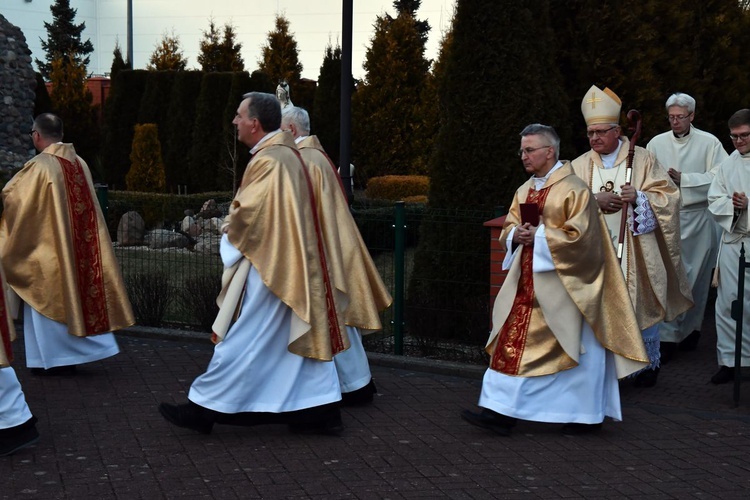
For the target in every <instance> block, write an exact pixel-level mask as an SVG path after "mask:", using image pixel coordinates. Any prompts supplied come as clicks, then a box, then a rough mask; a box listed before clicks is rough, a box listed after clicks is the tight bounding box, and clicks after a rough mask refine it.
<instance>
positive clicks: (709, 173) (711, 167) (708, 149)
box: [646, 92, 728, 363]
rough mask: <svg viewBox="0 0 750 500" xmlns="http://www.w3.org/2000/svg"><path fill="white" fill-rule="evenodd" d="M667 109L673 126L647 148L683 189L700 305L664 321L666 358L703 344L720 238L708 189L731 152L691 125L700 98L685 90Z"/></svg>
mask: <svg viewBox="0 0 750 500" xmlns="http://www.w3.org/2000/svg"><path fill="white" fill-rule="evenodd" d="M666 109H667V119H668V120H669V126H670V127H671V130H670V131H668V132H664V133H663V134H659V135H657V136H656V137H654V138H653V139H651V141H650V142H649V143H648V145H647V146H646V149H647V150H649V151H651V152H652V153H653V154H654V155H655V156H656V159H657V160H658V161H659V163H660V164H661V165H663V166H664V168H667V169H668V170H667V173H668V174H669V176H670V177H671V178H672V180H673V181H674V183H675V184H677V186H678V187H679V189H680V195H681V198H682V206H681V207H680V241H681V247H682V252H681V257H682V263H683V265H684V267H685V271H686V273H687V277H688V282H689V283H690V287H691V290H692V293H693V302H694V303H695V306H694V307H693V308H692V309H690V310H688V311H687V312H685V313H683V314H681V315H680V316H678V317H677V318H675V319H674V320H673V321H669V322H664V323H662V324H661V325H659V341H660V343H661V362H662V363H667V362H669V360H670V359H671V358H672V357H673V356H674V355H675V353H676V352H677V351H678V350H680V351H692V350H694V349H695V348H696V346H697V345H698V339H699V338H700V335H701V334H700V329H701V324H702V323H703V315H704V313H705V310H706V301H707V300H708V289H709V283H710V281H711V270H712V269H713V267H714V264H715V263H716V250H717V248H718V242H719V233H718V226H717V225H716V224H715V223H714V220H713V218H712V217H711V215H710V214H709V213H708V188H709V186H710V185H711V181H712V180H713V178H714V174H715V171H716V169H717V168H718V167H719V165H720V164H721V162H722V161H724V160H725V159H726V157H727V156H728V155H727V152H726V151H725V150H724V147H723V146H722V145H721V141H719V139H717V138H716V137H715V136H713V135H711V134H709V133H708V132H704V131H702V130H699V129H697V128H695V126H693V125H692V123H693V119H694V118H695V99H693V98H692V97H691V96H689V95H687V94H683V93H681V92H678V93H676V94H672V95H671V96H670V97H669V99H667V103H666Z"/></svg>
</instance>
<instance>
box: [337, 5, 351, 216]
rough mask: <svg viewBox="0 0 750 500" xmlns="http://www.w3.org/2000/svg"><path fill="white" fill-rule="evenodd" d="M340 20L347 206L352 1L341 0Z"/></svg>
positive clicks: (342, 160)
mask: <svg viewBox="0 0 750 500" xmlns="http://www.w3.org/2000/svg"><path fill="white" fill-rule="evenodd" d="M342 7H343V8H342V16H341V17H342V19H341V132H340V141H341V142H340V144H341V145H340V147H339V172H340V174H341V181H342V182H343V184H344V190H345V191H346V198H347V201H348V202H349V204H350V205H351V204H352V201H353V200H354V194H353V193H352V172H351V169H350V168H349V166H350V165H351V161H352V151H351V150H352V87H353V77H352V19H353V17H354V15H353V13H354V7H353V0H343V6H342Z"/></svg>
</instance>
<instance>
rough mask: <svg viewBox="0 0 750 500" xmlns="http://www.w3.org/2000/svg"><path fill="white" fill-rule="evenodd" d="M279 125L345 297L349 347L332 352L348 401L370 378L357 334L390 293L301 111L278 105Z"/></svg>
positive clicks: (366, 396)
mask: <svg viewBox="0 0 750 500" xmlns="http://www.w3.org/2000/svg"><path fill="white" fill-rule="evenodd" d="M281 128H282V130H287V131H289V132H291V133H292V135H294V138H295V142H296V144H297V147H298V148H299V152H300V155H301V156H302V159H303V160H304V161H305V164H306V166H307V168H308V172H309V173H310V180H311V181H312V185H313V191H314V193H315V201H316V204H317V209H318V210H317V212H318V215H319V217H320V225H321V230H322V233H323V237H324V241H325V247H326V255H327V257H328V267H329V270H330V272H331V278H332V280H333V281H334V283H336V287H337V288H338V289H341V290H343V291H344V292H345V293H346V295H347V297H348V303H347V304H345V306H346V307H344V318H345V321H346V330H347V334H348V337H349V341H350V343H351V347H350V348H349V349H347V350H346V351H344V352H342V353H339V354H337V355H336V356H335V357H334V362H335V363H336V371H337V372H338V376H339V383H340V384H341V396H342V401H343V403H344V404H352V405H355V404H363V403H366V402H370V401H372V399H373V394H374V393H375V384H374V383H373V381H372V375H371V373H370V367H369V364H368V361H367V353H366V352H365V349H364V346H363V345H362V335H363V334H368V333H372V332H374V331H377V330H380V329H382V328H383V326H382V324H381V321H380V315H379V313H380V311H382V310H384V309H386V308H387V307H388V306H389V305H390V304H391V302H392V301H393V299H392V298H391V295H390V294H389V293H388V290H387V289H386V288H385V284H384V283H383V280H382V279H381V278H380V274H379V273H378V270H377V268H376V267H375V263H374V262H373V261H372V257H370V253H369V251H368V250H367V247H366V246H365V242H364V241H363V240H362V236H361V235H360V234H359V229H358V228H357V224H356V222H355V221H354V218H353V217H352V215H351V212H350V210H349V204H348V203H347V200H346V195H345V193H344V190H343V186H342V184H341V179H340V178H339V175H338V173H337V171H336V167H335V166H334V165H333V163H332V162H331V160H330V158H329V157H328V155H327V154H326V153H325V150H324V149H323V145H322V144H321V143H320V141H319V140H318V138H317V137H316V136H314V135H310V117H309V115H308V113H307V111H306V110H304V109H302V108H299V107H296V106H287V107H286V108H284V109H283V111H282V119H281ZM342 306H343V304H342Z"/></svg>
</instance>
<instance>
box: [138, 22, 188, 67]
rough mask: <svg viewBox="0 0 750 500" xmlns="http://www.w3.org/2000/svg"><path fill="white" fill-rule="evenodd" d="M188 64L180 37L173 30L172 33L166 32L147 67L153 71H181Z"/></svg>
mask: <svg viewBox="0 0 750 500" xmlns="http://www.w3.org/2000/svg"><path fill="white" fill-rule="evenodd" d="M186 66H187V59H186V58H185V56H184V54H183V52H182V48H181V47H180V37H179V36H177V35H175V33H174V31H172V34H171V35H170V34H168V33H164V35H163V36H162V38H161V40H160V41H159V43H157V44H156V47H155V48H154V51H153V52H152V53H151V57H150V58H149V63H148V66H146V69H149V70H151V71H166V70H174V71H181V70H184V69H185V67H186Z"/></svg>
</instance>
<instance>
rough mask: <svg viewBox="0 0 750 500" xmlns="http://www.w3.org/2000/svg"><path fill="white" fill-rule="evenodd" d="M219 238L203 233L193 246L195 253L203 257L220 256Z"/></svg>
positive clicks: (215, 235)
mask: <svg viewBox="0 0 750 500" xmlns="http://www.w3.org/2000/svg"><path fill="white" fill-rule="evenodd" d="M220 244H221V236H219V235H217V234H213V233H203V235H202V236H200V237H199V238H198V243H196V244H195V252H196V253H199V254H203V255H220V254H219V246H220Z"/></svg>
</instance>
